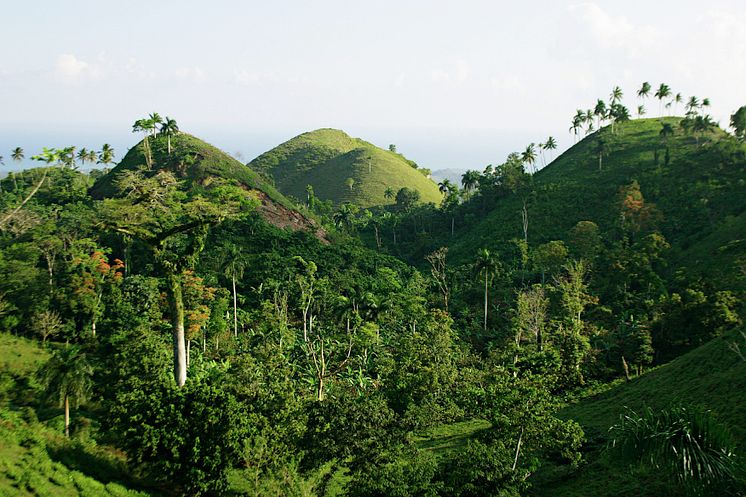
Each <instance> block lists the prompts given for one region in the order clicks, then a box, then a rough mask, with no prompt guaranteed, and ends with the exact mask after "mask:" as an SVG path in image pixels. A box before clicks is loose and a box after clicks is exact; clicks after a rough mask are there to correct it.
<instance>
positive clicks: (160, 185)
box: [101, 169, 257, 387]
mask: <svg viewBox="0 0 746 497" xmlns="http://www.w3.org/2000/svg"><path fill="white" fill-rule="evenodd" d="M115 186H116V188H117V190H118V194H117V196H116V197H114V198H109V199H106V200H104V201H103V203H102V205H101V218H102V219H103V224H104V226H105V227H106V228H108V229H110V230H112V231H115V232H118V233H121V234H123V235H128V236H130V237H132V238H133V239H135V240H139V241H140V242H142V243H143V244H144V245H145V247H146V249H147V250H148V251H149V253H150V255H151V257H152V259H153V262H155V264H156V266H157V267H158V268H159V269H160V271H161V273H162V274H163V275H164V276H165V279H166V282H167V292H166V293H167V296H168V301H169V305H170V308H171V313H170V314H171V326H172V333H173V352H174V379H175V381H176V383H177V384H178V385H179V386H180V387H181V386H183V385H184V383H185V382H186V379H187V366H186V342H185V328H184V316H185V314H184V313H185V309H184V300H183V278H184V276H183V275H184V272H185V271H188V270H191V269H192V268H193V267H194V266H195V265H196V263H197V261H198V259H199V255H200V254H201V252H202V250H203V249H204V243H205V239H206V237H207V234H208V232H209V229H210V228H211V227H213V226H216V225H218V224H220V223H222V222H223V221H225V220H226V219H237V218H239V217H241V216H242V215H245V214H247V213H248V212H250V211H251V210H253V208H254V207H255V206H256V203H257V201H256V199H254V198H253V197H252V196H251V194H249V193H247V192H245V191H244V190H243V189H241V188H239V187H236V186H229V185H227V184H225V183H224V182H221V181H214V182H213V183H211V184H210V185H209V186H207V187H205V188H197V187H196V186H194V185H193V186H192V187H191V189H188V190H187V189H184V188H183V185H182V183H180V182H179V181H177V179H176V177H175V176H174V175H173V173H171V172H170V171H168V170H166V169H161V170H158V171H157V172H156V173H155V174H153V175H151V176H146V175H144V174H143V172H141V171H132V170H129V171H124V172H122V173H121V174H120V176H119V177H118V178H117V181H116V184H115Z"/></svg>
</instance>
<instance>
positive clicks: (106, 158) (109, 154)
mask: <svg viewBox="0 0 746 497" xmlns="http://www.w3.org/2000/svg"><path fill="white" fill-rule="evenodd" d="M113 160H114V149H113V148H112V147H111V145H109V144H108V143H104V144H103V146H102V147H101V151H100V152H99V153H98V162H99V164H103V165H104V166H106V165H107V164H111V162H112V161H113Z"/></svg>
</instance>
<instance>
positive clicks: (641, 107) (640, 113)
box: [637, 105, 647, 118]
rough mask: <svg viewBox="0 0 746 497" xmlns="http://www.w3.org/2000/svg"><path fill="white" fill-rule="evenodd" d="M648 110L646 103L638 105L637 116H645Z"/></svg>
mask: <svg viewBox="0 0 746 497" xmlns="http://www.w3.org/2000/svg"><path fill="white" fill-rule="evenodd" d="M646 112H647V111H646V110H645V106H644V105H638V106H637V117H638V118H640V117H642V116H644V115H645V113H646Z"/></svg>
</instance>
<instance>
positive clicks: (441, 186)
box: [438, 179, 453, 195]
mask: <svg viewBox="0 0 746 497" xmlns="http://www.w3.org/2000/svg"><path fill="white" fill-rule="evenodd" d="M451 190H453V184H452V183H451V182H450V180H447V179H444V180H443V181H441V182H440V183H438V191H440V193H441V194H443V195H448V193H450V192H451Z"/></svg>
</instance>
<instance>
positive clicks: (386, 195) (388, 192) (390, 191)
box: [383, 186, 396, 200]
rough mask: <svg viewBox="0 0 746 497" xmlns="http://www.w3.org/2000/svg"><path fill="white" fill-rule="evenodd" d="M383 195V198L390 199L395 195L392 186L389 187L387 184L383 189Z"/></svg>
mask: <svg viewBox="0 0 746 497" xmlns="http://www.w3.org/2000/svg"><path fill="white" fill-rule="evenodd" d="M383 196H384V198H387V199H389V200H391V199H393V198H395V197H396V192H395V191H394V189H393V188H391V187H390V186H387V187H386V190H384V192H383Z"/></svg>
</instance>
